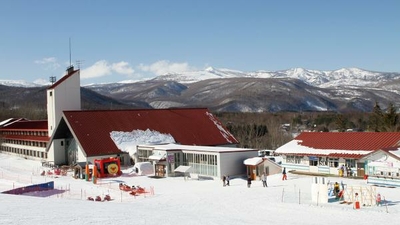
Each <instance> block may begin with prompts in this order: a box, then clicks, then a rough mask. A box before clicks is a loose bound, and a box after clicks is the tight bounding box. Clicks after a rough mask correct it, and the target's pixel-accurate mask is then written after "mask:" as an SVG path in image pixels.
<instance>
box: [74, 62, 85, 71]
mask: <svg viewBox="0 0 400 225" xmlns="http://www.w3.org/2000/svg"><path fill="white" fill-rule="evenodd" d="M84 61H85V60H76V65H77V66H78V69H80V68H81V65H82V64H83V62H84Z"/></svg>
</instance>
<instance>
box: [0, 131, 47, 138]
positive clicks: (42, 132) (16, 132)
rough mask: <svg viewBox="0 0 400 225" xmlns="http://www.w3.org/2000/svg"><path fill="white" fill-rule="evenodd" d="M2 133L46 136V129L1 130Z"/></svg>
mask: <svg viewBox="0 0 400 225" xmlns="http://www.w3.org/2000/svg"><path fill="white" fill-rule="evenodd" d="M2 135H21V136H41V137H47V136H48V132H47V131H3V132H2Z"/></svg>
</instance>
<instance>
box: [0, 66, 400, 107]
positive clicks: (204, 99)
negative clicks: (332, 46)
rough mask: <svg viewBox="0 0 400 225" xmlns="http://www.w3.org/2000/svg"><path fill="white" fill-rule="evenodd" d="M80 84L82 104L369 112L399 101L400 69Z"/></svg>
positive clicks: (219, 72) (219, 73)
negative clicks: (395, 70)
mask: <svg viewBox="0 0 400 225" xmlns="http://www.w3.org/2000/svg"><path fill="white" fill-rule="evenodd" d="M0 84H1V85H5V86H8V87H9V88H18V89H20V88H28V89H29V88H39V89H40V88H41V89H43V85H40V84H29V83H22V82H21V81H19V82H12V81H7V82H3V81H1V80H0ZM18 84H20V85H18ZM83 89H84V90H85V93H86V94H82V96H83V97H85V96H86V97H85V98H86V99H85V102H86V104H88V105H91V106H92V107H95V108H96V107H100V108H101V107H106V108H107V107H108V108H109V107H112V108H116V107H118V108H120V107H124V108H126V107H134V108H170V107H207V108H209V109H210V110H212V111H231V112H263V111H268V112H279V111H299V112H300V111H335V112H350V111H362V112H369V111H371V110H372V107H373V106H374V104H375V102H378V103H379V104H380V105H381V107H382V108H385V107H386V106H387V104H388V103H393V104H395V105H396V106H399V105H400V102H399V99H400V98H399V97H400V96H399V90H400V73H388V72H375V71H367V70H362V69H358V68H343V69H339V70H334V71H319V70H307V69H303V68H294V69H289V70H281V71H274V72H271V71H255V72H241V71H237V70H229V69H216V68H212V67H209V68H207V69H205V70H202V71H195V72H187V73H184V74H165V75H162V76H158V77H155V78H153V79H150V80H146V81H140V82H132V83H127V82H119V83H109V84H92V85H87V86H84V87H83ZM0 91H1V89H0ZM88 93H90V94H88ZM3 97H4V96H3ZM27 97H29V96H27ZM0 100H1V98H0ZM19 100H21V99H19ZM44 100H45V99H44Z"/></svg>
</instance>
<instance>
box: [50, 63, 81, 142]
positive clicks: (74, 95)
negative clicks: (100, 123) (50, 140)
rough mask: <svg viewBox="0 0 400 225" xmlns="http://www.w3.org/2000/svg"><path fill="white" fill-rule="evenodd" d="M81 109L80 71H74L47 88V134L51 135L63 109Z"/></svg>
mask: <svg viewBox="0 0 400 225" xmlns="http://www.w3.org/2000/svg"><path fill="white" fill-rule="evenodd" d="M80 109H81V91H80V72H79V70H78V71H77V72H75V74H74V75H72V76H70V77H69V78H68V79H67V80H65V81H64V82H62V83H60V84H58V85H57V86H56V87H55V88H54V89H49V90H47V119H48V130H49V132H48V135H49V137H51V136H52V134H53V132H54V130H55V128H56V127H57V125H58V123H59V122H60V120H61V117H62V112H63V111H64V110H80Z"/></svg>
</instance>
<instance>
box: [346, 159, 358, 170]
mask: <svg viewBox="0 0 400 225" xmlns="http://www.w3.org/2000/svg"><path fill="white" fill-rule="evenodd" d="M346 166H348V167H350V168H352V167H353V168H354V167H356V160H355V159H346Z"/></svg>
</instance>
